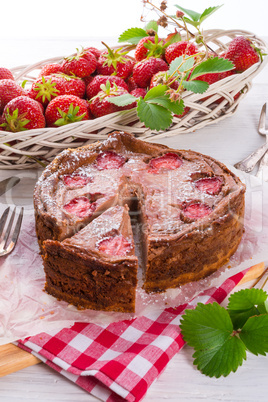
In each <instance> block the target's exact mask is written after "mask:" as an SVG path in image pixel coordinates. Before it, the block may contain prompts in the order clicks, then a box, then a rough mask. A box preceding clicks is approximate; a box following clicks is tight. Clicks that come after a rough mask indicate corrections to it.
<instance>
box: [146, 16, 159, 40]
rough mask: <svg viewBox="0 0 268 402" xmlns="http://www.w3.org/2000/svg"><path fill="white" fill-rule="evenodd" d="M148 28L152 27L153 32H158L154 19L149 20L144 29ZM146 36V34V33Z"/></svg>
mask: <svg viewBox="0 0 268 402" xmlns="http://www.w3.org/2000/svg"><path fill="white" fill-rule="evenodd" d="M149 29H153V30H154V31H155V32H158V25H157V22H156V21H153V20H152V21H149V22H148V24H147V25H146V27H145V30H146V31H148V30H149ZM147 36H148V35H147Z"/></svg>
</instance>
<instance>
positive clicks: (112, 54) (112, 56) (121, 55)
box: [101, 42, 129, 70]
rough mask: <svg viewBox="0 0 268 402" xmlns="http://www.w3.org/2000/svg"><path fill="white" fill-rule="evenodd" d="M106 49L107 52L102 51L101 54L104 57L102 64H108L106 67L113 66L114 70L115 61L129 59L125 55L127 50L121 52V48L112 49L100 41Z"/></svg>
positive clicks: (121, 61) (119, 61)
mask: <svg viewBox="0 0 268 402" xmlns="http://www.w3.org/2000/svg"><path fill="white" fill-rule="evenodd" d="M101 43H102V44H103V45H104V46H105V47H106V48H107V50H108V53H103V54H102V56H103V57H105V58H106V60H105V62H104V65H108V67H110V66H113V68H114V69H115V70H116V67H117V63H125V62H127V61H128V60H129V59H128V58H127V57H125V56H126V54H128V51H127V52H121V50H122V48H120V49H117V50H112V49H111V48H110V47H109V46H108V45H106V43H104V42H101Z"/></svg>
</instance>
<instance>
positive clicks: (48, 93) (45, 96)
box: [34, 77, 59, 102]
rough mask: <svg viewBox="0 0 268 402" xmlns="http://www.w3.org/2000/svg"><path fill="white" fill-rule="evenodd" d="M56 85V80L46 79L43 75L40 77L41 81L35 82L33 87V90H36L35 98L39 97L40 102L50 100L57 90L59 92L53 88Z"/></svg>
mask: <svg viewBox="0 0 268 402" xmlns="http://www.w3.org/2000/svg"><path fill="white" fill-rule="evenodd" d="M56 85H57V84H56V82H52V78H49V79H48V80H46V79H45V77H42V82H40V83H37V84H36V87H35V88H34V91H36V92H38V93H37V95H36V99H38V98H41V99H42V102H45V101H46V100H48V101H49V102H50V101H51V99H52V97H55V96H57V92H59V90H58V89H57V88H55V86H56Z"/></svg>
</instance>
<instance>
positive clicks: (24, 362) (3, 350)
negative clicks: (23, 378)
mask: <svg viewBox="0 0 268 402" xmlns="http://www.w3.org/2000/svg"><path fill="white" fill-rule="evenodd" d="M264 269H265V265H264V263H260V264H257V265H254V266H253V267H251V269H250V270H249V271H248V272H247V273H246V275H245V276H244V278H243V279H242V280H241V281H240V282H239V285H241V284H243V283H246V282H249V281H252V280H254V279H257V278H259V277H260V276H261V275H262V274H263V272H264ZM38 363H41V360H39V359H38V358H37V357H35V356H34V355H32V354H31V353H28V352H25V351H24V350H22V349H20V348H19V347H17V346H15V345H13V344H11V343H9V344H7V345H3V346H0V377H4V376H6V375H8V374H11V373H14V372H15V371H18V370H21V369H23V368H25V367H29V366H33V365H35V364H38Z"/></svg>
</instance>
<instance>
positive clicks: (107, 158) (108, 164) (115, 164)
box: [96, 151, 126, 170]
mask: <svg viewBox="0 0 268 402" xmlns="http://www.w3.org/2000/svg"><path fill="white" fill-rule="evenodd" d="M125 162H126V160H125V158H124V157H123V156H122V155H120V154H117V153H116V152H113V151H106V152H101V153H100V154H99V155H98V156H97V159H96V165H97V168H98V169H99V170H106V169H119V168H120V167H121V166H123V165H124V163H125Z"/></svg>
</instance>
